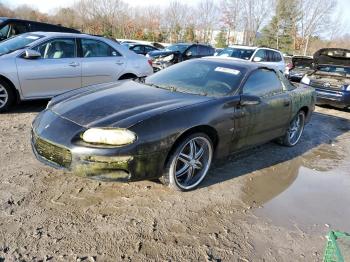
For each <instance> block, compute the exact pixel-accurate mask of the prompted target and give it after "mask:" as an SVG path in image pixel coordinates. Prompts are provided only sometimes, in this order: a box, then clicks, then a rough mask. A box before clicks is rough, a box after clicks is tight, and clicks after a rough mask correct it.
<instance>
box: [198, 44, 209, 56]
mask: <svg viewBox="0 0 350 262" xmlns="http://www.w3.org/2000/svg"><path fill="white" fill-rule="evenodd" d="M198 49H199V50H198V53H199V55H200V56H208V55H209V54H210V49H209V47H207V46H202V45H200V46H198Z"/></svg>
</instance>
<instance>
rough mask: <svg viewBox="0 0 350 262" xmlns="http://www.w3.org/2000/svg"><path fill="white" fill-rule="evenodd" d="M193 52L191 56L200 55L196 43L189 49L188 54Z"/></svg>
mask: <svg viewBox="0 0 350 262" xmlns="http://www.w3.org/2000/svg"><path fill="white" fill-rule="evenodd" d="M189 52H191V56H197V55H198V46H196V45H194V46H191V47H190V48H189V49H187V51H186V54H188V53H189Z"/></svg>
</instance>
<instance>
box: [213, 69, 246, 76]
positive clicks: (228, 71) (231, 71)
mask: <svg viewBox="0 0 350 262" xmlns="http://www.w3.org/2000/svg"><path fill="white" fill-rule="evenodd" d="M215 71H216V72H222V73H228V74H232V75H239V74H240V73H241V72H240V71H239V70H236V69H232V68H227V67H217V68H215Z"/></svg>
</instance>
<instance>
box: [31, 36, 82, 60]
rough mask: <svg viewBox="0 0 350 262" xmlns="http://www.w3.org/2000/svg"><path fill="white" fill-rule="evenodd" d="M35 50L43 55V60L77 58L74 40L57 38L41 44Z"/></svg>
mask: <svg viewBox="0 0 350 262" xmlns="http://www.w3.org/2000/svg"><path fill="white" fill-rule="evenodd" d="M34 50H36V51H38V52H39V53H40V54H41V58H42V59H62V58H74V57H77V51H76V50H77V48H76V43H75V39H73V38H56V39H53V40H50V41H48V42H45V43H43V44H40V45H39V46H37V47H36V48H34Z"/></svg>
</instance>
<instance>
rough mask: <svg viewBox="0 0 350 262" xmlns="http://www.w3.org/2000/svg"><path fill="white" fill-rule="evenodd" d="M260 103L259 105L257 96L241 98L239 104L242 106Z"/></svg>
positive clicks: (259, 100)
mask: <svg viewBox="0 0 350 262" xmlns="http://www.w3.org/2000/svg"><path fill="white" fill-rule="evenodd" d="M260 103H261V99H260V97H258V96H247V95H242V96H241V102H240V104H241V105H242V106H251V105H258V104H260Z"/></svg>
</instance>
